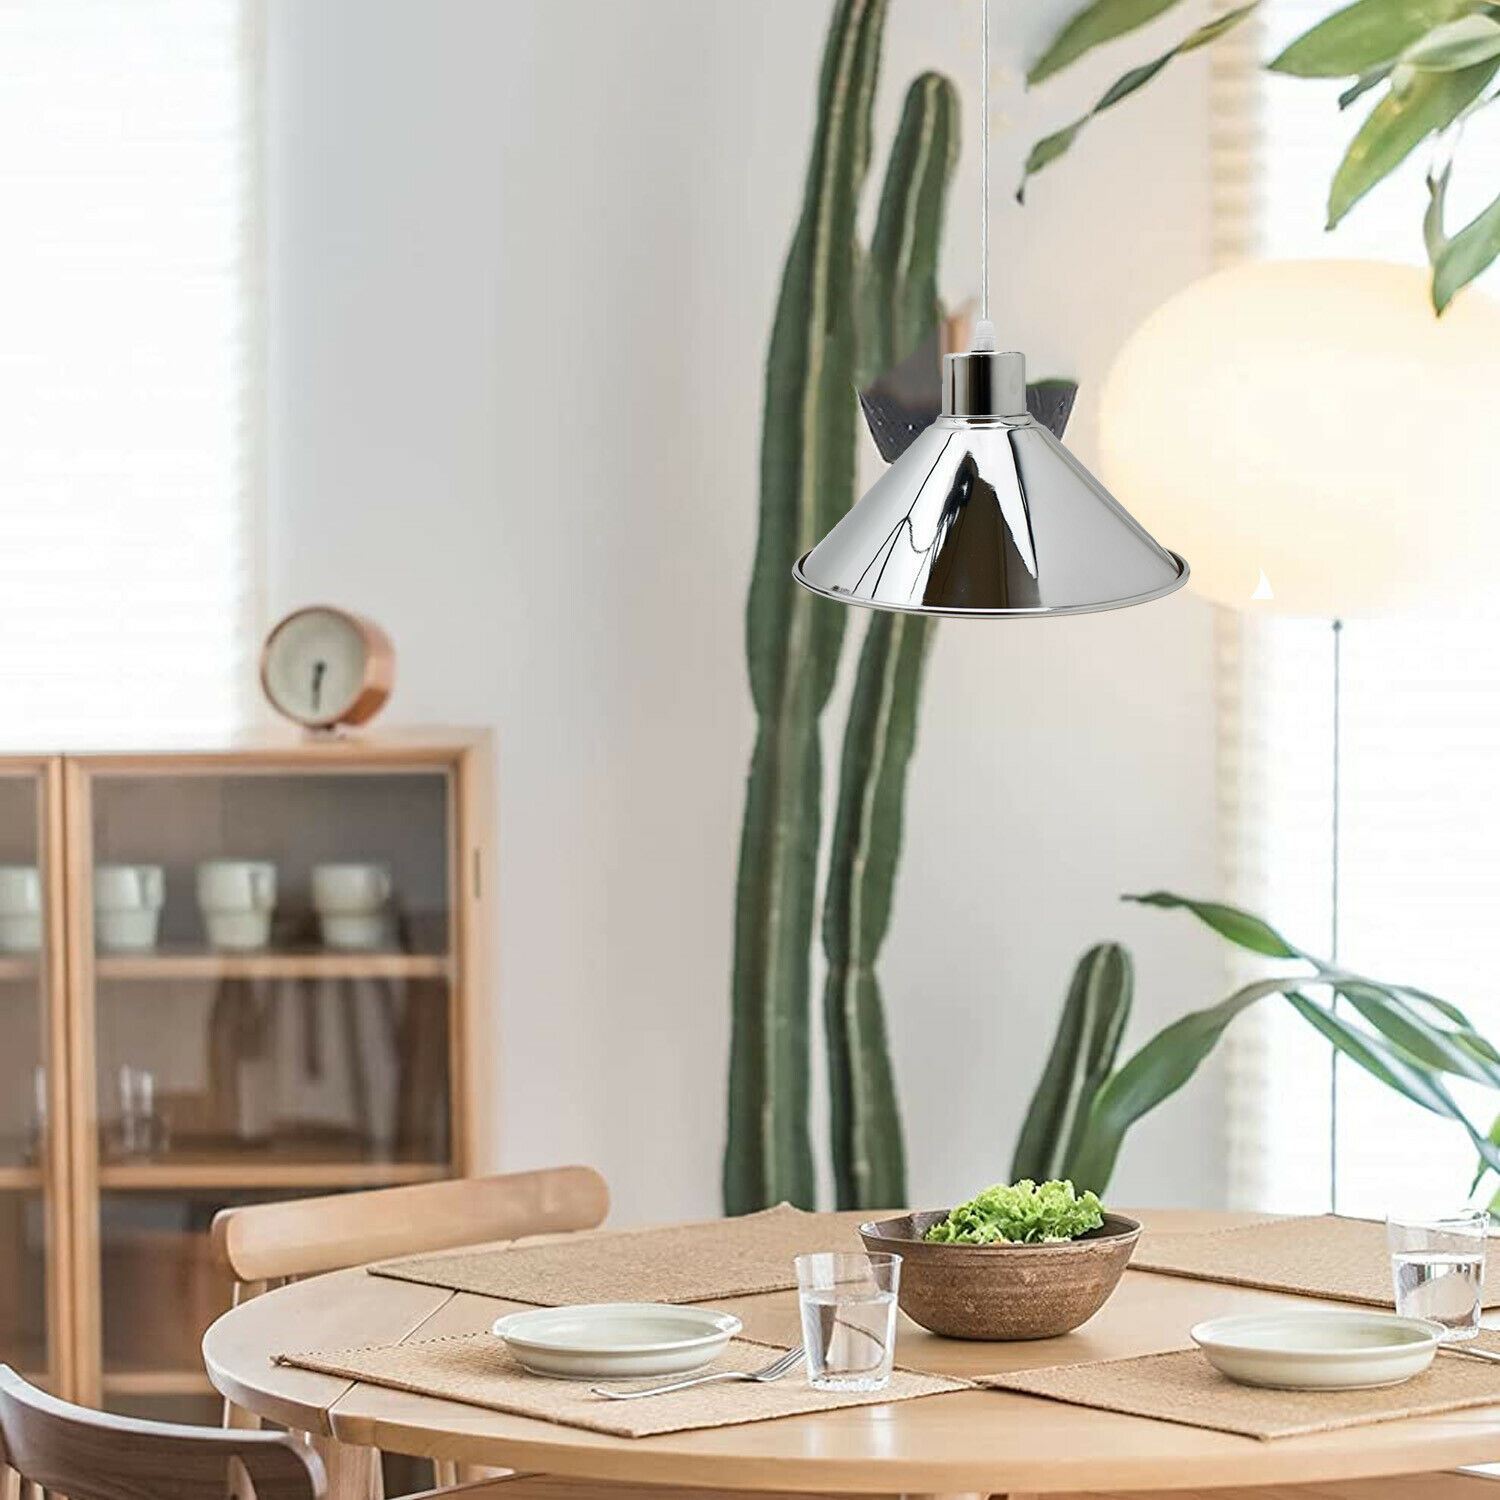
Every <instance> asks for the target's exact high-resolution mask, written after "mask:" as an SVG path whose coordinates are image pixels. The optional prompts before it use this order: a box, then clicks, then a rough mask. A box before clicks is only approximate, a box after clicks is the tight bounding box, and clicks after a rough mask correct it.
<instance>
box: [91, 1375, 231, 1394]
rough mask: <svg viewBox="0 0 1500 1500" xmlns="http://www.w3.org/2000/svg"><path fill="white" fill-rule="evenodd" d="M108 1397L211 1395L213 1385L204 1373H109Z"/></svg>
mask: <svg viewBox="0 0 1500 1500" xmlns="http://www.w3.org/2000/svg"><path fill="white" fill-rule="evenodd" d="M103 1379H104V1394H105V1395H106V1396H199V1395H203V1396H211V1395H213V1394H214V1388H213V1382H212V1381H210V1380H209V1378H208V1375H207V1374H206V1373H205V1372H204V1371H203V1370H186V1369H184V1370H151V1369H140V1370H133V1369H132V1370H127V1369H120V1370H106V1371H105V1372H104V1376H103Z"/></svg>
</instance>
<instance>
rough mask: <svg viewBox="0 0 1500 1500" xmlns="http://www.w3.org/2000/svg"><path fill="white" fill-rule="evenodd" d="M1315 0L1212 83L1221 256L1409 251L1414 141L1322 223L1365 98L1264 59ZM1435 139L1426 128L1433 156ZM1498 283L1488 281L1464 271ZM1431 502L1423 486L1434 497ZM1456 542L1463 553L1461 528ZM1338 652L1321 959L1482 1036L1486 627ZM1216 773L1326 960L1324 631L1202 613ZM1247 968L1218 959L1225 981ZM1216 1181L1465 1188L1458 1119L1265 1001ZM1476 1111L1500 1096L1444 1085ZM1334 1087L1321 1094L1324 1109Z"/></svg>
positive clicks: (1496, 737) (1309, 1195)
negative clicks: (1373, 978) (1465, 1019)
mask: <svg viewBox="0 0 1500 1500" xmlns="http://www.w3.org/2000/svg"><path fill="white" fill-rule="evenodd" d="M1333 8H1334V7H1333V5H1332V4H1330V3H1327V0H1264V3H1263V4H1262V6H1261V9H1260V11H1259V12H1258V14H1257V19H1256V23H1255V25H1256V28H1257V29H1256V30H1255V31H1253V32H1249V33H1247V39H1248V40H1251V41H1253V45H1247V46H1244V47H1242V49H1241V51H1240V52H1239V53H1238V54H1236V55H1235V56H1234V57H1232V58H1227V59H1221V60H1220V61H1219V62H1218V63H1217V64H1216V69H1217V71H1216V72H1215V73H1214V75H1213V82H1212V95H1213V101H1214V109H1213V115H1214V119H1215V122H1216V124H1215V128H1216V138H1215V142H1214V152H1213V161H1214V173H1215V180H1216V191H1215V196H1214V205H1215V216H1216V245H1217V246H1218V249H1219V253H1220V258H1221V259H1222V260H1229V259H1232V258H1234V257H1235V256H1241V255H1258V256H1266V257H1274V258H1294V257H1295V258H1304V257H1308V256H1324V255H1336V256H1346V257H1373V258H1379V259H1384V260H1396V261H1407V262H1412V263H1421V262H1422V261H1423V260H1424V255H1423V248H1422V239H1421V230H1420V219H1421V214H1422V210H1423V208H1424V206H1425V204H1426V197H1427V195H1426V188H1425V186H1424V176H1425V173H1426V171H1427V169H1428V166H1429V164H1430V163H1431V162H1432V160H1433V159H1434V156H1433V152H1431V151H1428V150H1426V149H1425V148H1424V149H1423V150H1420V151H1419V152H1417V153H1416V154H1415V155H1414V156H1413V158H1411V159H1410V160H1408V161H1407V162H1406V163H1405V164H1404V165H1403V166H1402V167H1401V168H1400V169H1399V170H1398V172H1397V173H1396V174H1395V175H1394V176H1393V177H1392V178H1391V179H1390V180H1388V181H1387V182H1385V183H1384V184H1382V185H1381V186H1380V187H1378V188H1376V189H1375V190H1374V192H1372V193H1371V195H1370V196H1369V197H1368V198H1367V199H1365V200H1364V201H1363V202H1361V203H1360V204H1358V205H1357V206H1356V207H1355V208H1354V210H1353V211H1352V212H1351V214H1350V215H1349V216H1348V218H1347V219H1346V220H1345V221H1344V223H1343V224H1342V225H1341V226H1340V227H1339V228H1338V229H1337V230H1336V231H1334V232H1332V233H1325V232H1324V230H1323V227H1322V226H1323V221H1324V205H1325V202H1326V196H1327V190H1328V183H1329V180H1330V178H1331V176H1332V173H1333V170H1334V168H1335V166H1336V165H1337V163H1338V160H1339V158H1340V156H1341V155H1342V153H1343V151H1344V148H1345V146H1346V145H1347V143H1348V141H1349V139H1350V138H1351V136H1352V135H1353V133H1354V131H1355V129H1356V128H1357V125H1358V122H1359V120H1360V119H1361V118H1362V116H1363V114H1364V113H1365V111H1366V110H1367V109H1368V108H1369V107H1370V103H1371V100H1372V99H1373V97H1374V96H1373V95H1369V96H1366V98H1365V99H1364V100H1361V101H1358V102H1357V103H1356V104H1354V105H1353V106H1352V107H1351V108H1350V109H1349V110H1346V111H1344V112H1342V113H1341V112H1340V111H1339V110H1338V108H1337V105H1336V103H1335V100H1336V97H1337V94H1338V92H1339V86H1338V85H1336V84H1333V85H1325V84H1319V83H1314V82H1310V81H1308V80H1302V79H1291V78H1279V77H1276V76H1275V75H1272V74H1268V73H1266V72H1265V71H1264V70H1263V69H1262V68H1261V67H1260V66H1259V63H1260V61H1262V60H1264V59H1266V58H1269V57H1271V56H1273V55H1274V54H1275V52H1277V51H1278V50H1279V49H1280V48H1281V47H1282V46H1283V45H1285V43H1286V42H1287V41H1289V40H1290V39H1291V38H1292V37H1294V36H1296V35H1298V34H1299V33H1300V32H1301V31H1303V30H1305V29H1306V28H1307V27H1309V26H1310V25H1312V24H1313V23H1314V22H1315V21H1317V20H1319V19H1321V18H1322V17H1323V16H1325V15H1327V14H1328V13H1329V12H1330V11H1331V10H1332V9H1333ZM1466 128H1467V132H1468V133H1467V136H1466V138H1465V140H1464V144H1463V153H1462V155H1461V156H1460V157H1459V163H1458V166H1457V167H1456V169H1455V174H1454V180H1453V195H1452V199H1451V202H1452V203H1453V209H1452V213H1451V222H1450V228H1451V227H1453V225H1456V224H1457V223H1458V222H1461V221H1462V220H1463V219H1464V218H1466V217H1467V216H1468V215H1470V214H1471V213H1473V212H1475V211H1477V209H1478V208H1479V207H1480V206H1482V204H1483V203H1484V202H1485V201H1487V199H1488V197H1490V196H1493V191H1494V184H1495V182H1496V181H1497V180H1500V138H1497V136H1496V133H1495V122H1493V121H1490V120H1488V119H1487V118H1485V117H1483V116H1481V117H1478V119H1477V120H1476V121H1475V122H1474V123H1473V124H1471V125H1470V126H1468V127H1466ZM1448 144H1450V143H1440V145H1439V146H1438V148H1437V150H1438V151H1442V150H1443V149H1445V147H1446V146H1447V145H1448ZM1485 283H1488V285H1489V287H1490V289H1491V291H1493V290H1494V288H1495V276H1494V274H1493V273H1490V274H1489V275H1488V276H1487V277H1486V278H1484V280H1483V281H1482V282H1481V285H1484V284H1485ZM1434 504H1435V505H1440V504H1441V497H1440V496H1434ZM1454 545H1458V546H1461V545H1463V539H1462V538H1461V537H1455V538H1454ZM1339 640H1340V649H1341V654H1342V673H1341V687H1342V692H1341V715H1340V722H1341V726H1342V757H1341V778H1340V781H1341V788H1340V797H1339V808H1340V823H1341V841H1340V842H1341V849H1340V853H1341V857H1340V877H1339V897H1340V899H1339V937H1340V957H1341V959H1342V960H1343V962H1345V963H1346V964H1347V965H1349V966H1350V967H1353V968H1356V969H1360V970H1363V971H1366V972H1370V973H1373V974H1376V975H1378V976H1380V977H1382V978H1387V979H1394V980H1405V981H1409V982H1411V983H1413V984H1417V985H1419V986H1420V987H1422V988H1424V989H1427V990H1430V991H1433V992H1435V993H1437V994H1440V995H1444V996H1447V997H1450V998H1452V999H1454V1000H1455V1001H1457V1002H1458V1003H1460V1004H1461V1005H1463V1006H1464V1007H1465V1008H1466V1009H1468V1010H1469V1011H1470V1013H1471V1014H1472V1015H1473V1017H1474V1019H1475V1021H1476V1022H1477V1023H1478V1024H1479V1026H1480V1027H1481V1029H1483V1030H1485V1031H1486V1032H1487V1034H1488V1035H1490V1036H1491V1037H1492V1038H1495V1037H1500V973H1497V972H1496V970H1495V967H1494V965H1493V964H1491V963H1490V962H1489V956H1488V936H1487V928H1488V923H1489V921H1490V920H1493V918H1492V915H1491V914H1492V913H1493V912H1494V911H1495V910H1497V909H1500V857H1497V851H1500V801H1497V799H1496V798H1495V797H1494V795H1493V791H1492V782H1493V779H1494V770H1493V768H1494V767H1495V766H1496V765H1497V764H1500V621H1497V619H1496V618H1494V617H1492V616H1489V617H1471V618H1466V619H1458V618H1452V617H1447V618H1438V617H1432V618H1411V617H1406V618H1400V619H1397V618H1391V619H1386V620H1380V619H1376V620H1361V621H1350V622H1347V623H1346V624H1345V626H1344V627H1343V630H1342V632H1341V634H1340V637H1339ZM1218 687H1219V725H1220V767H1221V776H1220V788H1221V803H1222V805H1221V809H1220V812H1221V819H1220V827H1221V829H1222V830H1223V838H1224V856H1225V865H1226V872H1227V878H1228V885H1229V888H1230V891H1231V893H1232V896H1233V899H1235V900H1236V901H1237V902H1238V903H1239V904H1242V905H1246V906H1249V907H1250V908H1252V909H1254V910H1256V911H1259V912H1262V913H1263V914H1265V915H1266V916H1268V917H1269V918H1270V919H1271V921H1272V922H1273V923H1275V924H1276V925H1277V926H1278V927H1280V928H1281V929H1282V930H1283V931H1284V932H1285V933H1286V934H1287V936H1288V937H1290V938H1291V939H1292V941H1293V942H1294V943H1298V944H1300V945H1302V946H1304V947H1306V948H1307V949H1309V950H1311V951H1313V952H1318V953H1326V952H1327V951H1328V948H1329V943H1330V940H1331V931H1330V925H1331V920H1332V910H1333V902H1332V888H1333V887H1332V819H1333V785H1334V782H1333V745H1332V735H1333V632H1332V629H1331V624H1330V622H1327V621H1316V620H1311V621H1308V620H1287V619H1278V618H1276V617H1275V616H1269V615H1257V614H1255V613H1254V612H1253V611H1245V612H1240V613H1231V612H1228V611H1225V612H1223V613H1222V616H1221V618H1220V620H1219V622H1218ZM1243 972H1246V970H1244V969H1240V968H1238V967H1237V969H1236V976H1238V975H1239V974H1240V973H1243ZM1227 1047H1228V1057H1229V1079H1230V1082H1229V1088H1228V1092H1227V1108H1228V1112H1229V1120H1228V1136H1229V1162H1230V1177H1229V1183H1228V1193H1229V1198H1230V1201H1231V1203H1232V1204H1233V1205H1234V1206H1237V1207H1246V1208H1262V1209H1271V1210H1278V1211H1285V1212H1320V1211H1324V1210H1326V1209H1327V1208H1328V1206H1329V1203H1330V1201H1331V1197H1332V1195H1333V1193H1334V1187H1335V1182H1336V1185H1337V1194H1336V1205H1337V1208H1338V1210H1339V1211H1340V1212H1343V1213H1353V1214H1369V1215H1376V1216H1378V1215H1381V1214H1383V1213H1385V1212H1386V1211H1387V1210H1389V1209H1391V1208H1393V1207H1397V1206H1399V1205H1400V1204H1401V1203H1402V1202H1403V1201H1408V1202H1416V1201H1421V1202H1430V1201H1432V1200H1433V1199H1435V1198H1436V1199H1443V1200H1446V1201H1448V1202H1452V1203H1458V1202H1462V1201H1463V1200H1464V1199H1465V1198H1466V1196H1467V1194H1468V1189H1469V1181H1470V1177H1471V1175H1472V1172H1473V1165H1474V1155H1473V1152H1472V1149H1471V1148H1470V1147H1469V1146H1468V1144H1467V1142H1466V1141H1465V1138H1464V1136H1463V1134H1462V1132H1461V1131H1460V1130H1459V1129H1458V1128H1457V1127H1456V1126H1454V1125H1452V1124H1450V1123H1448V1122H1446V1121H1443V1120H1440V1119H1438V1118H1437V1117H1436V1116H1433V1115H1430V1114H1428V1113H1426V1112H1425V1111H1423V1110H1421V1109H1419V1108H1418V1107H1417V1106H1415V1105H1412V1104H1409V1103H1407V1102H1405V1101H1404V1100H1401V1099H1400V1098H1398V1097H1397V1096H1396V1095H1395V1094H1393V1093H1392V1092H1391V1091H1390V1090H1388V1089H1385V1088H1383V1087H1381V1086H1380V1085H1378V1084H1376V1083H1375V1082H1374V1081H1373V1080H1371V1079H1370V1078H1368V1077H1367V1076H1366V1075H1365V1074H1364V1073H1363V1072H1361V1071H1360V1070H1359V1069H1357V1068H1356V1067H1354V1066H1353V1065H1351V1064H1348V1063H1347V1062H1342V1063H1340V1064H1339V1067H1338V1083H1337V1090H1336V1093H1335V1091H1334V1090H1332V1089H1331V1088H1330V1055H1329V1049H1328V1047H1327V1045H1326V1044H1325V1043H1323V1042H1321V1041H1320V1040H1318V1039H1317V1037H1316V1036H1314V1034H1313V1033H1312V1031H1311V1029H1310V1028H1309V1027H1308V1026H1307V1024H1306V1023H1305V1022H1304V1021H1302V1020H1301V1019H1300V1018H1298V1017H1297V1016H1296V1015H1294V1014H1293V1013H1292V1012H1291V1010H1290V1008H1289V1007H1287V1006H1286V1005H1285V1003H1284V1002H1280V1001H1276V1000H1272V1001H1269V1002H1266V1003H1263V1004H1262V1005H1261V1006H1260V1007H1258V1008H1257V1010H1256V1011H1254V1012H1252V1013H1250V1015H1249V1016H1248V1017H1246V1018H1245V1019H1243V1020H1242V1021H1241V1022H1239V1023H1237V1024H1236V1026H1235V1027H1234V1028H1232V1029H1231V1032H1230V1034H1229V1038H1228V1041H1227ZM1454 1092H1455V1093H1456V1094H1457V1095H1458V1096H1459V1098H1460V1100H1461V1102H1464V1103H1465V1104H1466V1105H1467V1106H1468V1107H1469V1110H1470V1113H1471V1116H1472V1117H1474V1118H1476V1119H1479V1120H1481V1121H1482V1122H1483V1123H1484V1124H1488V1116H1489V1114H1490V1113H1491V1112H1493V1111H1494V1110H1495V1109H1496V1107H1497V1105H1500V1100H1497V1099H1496V1098H1495V1097H1494V1096H1493V1095H1490V1096H1488V1097H1487V1096H1486V1095H1485V1094H1484V1093H1483V1092H1482V1091H1480V1090H1477V1089H1474V1088H1467V1087H1465V1086H1463V1085H1457V1084H1456V1085H1455V1087H1454ZM1335 1098H1336V1108H1335V1105H1334V1100H1335Z"/></svg>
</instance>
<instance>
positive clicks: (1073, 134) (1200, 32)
mask: <svg viewBox="0 0 1500 1500" xmlns="http://www.w3.org/2000/svg"><path fill="white" fill-rule="evenodd" d="M1259 3H1260V0H1249V4H1247V5H1241V6H1239V7H1238V8H1237V9H1235V10H1230V11H1226V12H1225V13H1224V14H1223V15H1222V16H1216V17H1215V18H1214V19H1213V20H1212V21H1207V22H1205V23H1204V24H1203V25H1202V26H1200V27H1198V29H1197V30H1196V31H1192V32H1189V33H1188V35H1187V36H1185V37H1184V38H1183V39H1182V40H1181V41H1180V42H1178V44H1177V45H1176V46H1175V47H1173V48H1171V49H1170V50H1169V51H1167V52H1164V53H1162V54H1161V56H1160V57H1154V58H1152V59H1151V61H1150V62H1145V63H1141V64H1140V65H1139V66H1138V67H1134V68H1131V69H1130V71H1129V72H1128V73H1125V74H1122V75H1121V76H1120V77H1119V78H1117V79H1116V80H1115V81H1114V82H1113V83H1112V84H1111V85H1110V86H1109V88H1107V89H1106V90H1105V91H1104V93H1103V94H1102V95H1101V96H1100V98H1099V102H1098V103H1097V104H1095V105H1094V107H1093V108H1092V109H1091V110H1090V111H1089V112H1088V113H1087V114H1086V115H1082V116H1080V117H1079V118H1078V119H1076V120H1074V121H1073V123H1072V124H1071V125H1065V126H1063V128H1062V129H1061V130H1054V131H1053V132H1052V134H1051V135H1047V136H1043V137H1042V139H1041V140H1039V141H1038V142H1037V143H1036V144H1035V145H1034V146H1033V147H1032V148H1031V152H1030V154H1029V155H1028V156H1027V158H1026V165H1025V168H1024V169H1023V171H1022V174H1021V183H1020V186H1019V187H1018V188H1017V189H1016V201H1017V202H1024V201H1025V198H1026V184H1027V183H1028V182H1029V181H1030V180H1031V179H1032V178H1033V177H1035V176H1036V174H1037V173H1038V172H1040V171H1041V170H1042V169H1043V168H1044V167H1046V166H1048V165H1050V164H1051V163H1052V162H1054V161H1056V160H1057V159H1058V157H1060V156H1062V155H1063V154H1064V153H1065V152H1066V151H1067V150H1068V148H1069V147H1070V146H1072V144H1073V142H1074V141H1075V140H1077V138H1078V134H1079V132H1080V131H1081V130H1082V129H1083V127H1084V126H1085V125H1087V124H1088V122H1089V121H1090V120H1092V119H1093V118H1094V117H1095V116H1096V115H1101V114H1103V113H1104V111H1105V110H1107V109H1111V108H1113V107H1114V106H1115V105H1116V104H1118V103H1119V102H1120V101H1121V100H1122V99H1127V98H1129V97H1130V95H1131V94H1133V93H1135V91H1136V90H1137V89H1139V88H1143V87H1144V86H1145V85H1146V84H1148V83H1150V82H1151V80H1152V79H1153V78H1155V77H1156V75H1157V74H1158V73H1160V72H1161V70H1162V69H1163V68H1164V67H1166V65H1167V64H1168V63H1169V62H1171V61H1172V59H1173V58H1174V57H1181V56H1182V55H1183V54H1184V53H1187V52H1194V51H1196V50H1197V49H1198V48H1199V47H1206V46H1207V45H1208V44H1209V43H1210V42H1214V41H1217V40H1218V39H1219V38H1220V37H1221V36H1223V35H1224V34H1225V33H1226V32H1227V31H1230V30H1232V29H1233V28H1234V27H1236V26H1238V25H1239V23H1240V22H1241V21H1243V20H1244V19H1245V17H1246V16H1248V15H1249V14H1250V12H1251V11H1253V10H1254V9H1255V7H1256V6H1257V5H1258V4H1259Z"/></svg>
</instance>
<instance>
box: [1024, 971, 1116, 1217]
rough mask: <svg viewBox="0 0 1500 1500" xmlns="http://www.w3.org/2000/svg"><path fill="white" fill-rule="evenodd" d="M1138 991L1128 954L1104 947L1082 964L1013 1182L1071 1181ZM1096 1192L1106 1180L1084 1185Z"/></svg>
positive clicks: (1041, 1083) (1031, 1111)
mask: <svg viewBox="0 0 1500 1500" xmlns="http://www.w3.org/2000/svg"><path fill="white" fill-rule="evenodd" d="M1134 987H1135V974H1134V969H1133V967H1132V965H1131V962H1130V954H1129V953H1128V952H1127V951H1126V950H1125V949H1124V948H1122V947H1121V946H1120V945H1119V944H1118V943H1100V944H1099V945H1098V946H1097V947H1093V948H1090V949H1089V951H1088V952H1087V953H1085V954H1084V955H1083V957H1082V958H1081V959H1079V960H1078V967H1077V968H1076V969H1075V970H1074V971H1073V983H1072V985H1071V986H1070V987H1069V989H1068V999H1067V1003H1066V1004H1065V1005H1064V1006H1063V1013H1062V1015H1061V1017H1060V1018H1059V1019H1058V1023H1057V1035H1056V1037H1055V1038H1054V1039H1053V1042H1052V1051H1051V1053H1050V1054H1049V1055H1048V1057H1047V1066H1046V1067H1045V1068H1044V1069H1043V1070H1042V1076H1041V1078H1040V1079H1039V1080H1038V1082H1037V1086H1036V1093H1035V1094H1033V1095H1032V1099H1031V1107H1030V1108H1029V1109H1028V1110H1027V1111H1026V1121H1025V1123H1024V1124H1023V1125H1022V1127H1021V1134H1020V1137H1019V1138H1018V1140H1017V1141H1016V1154H1015V1156H1014V1158H1013V1159H1012V1161H1011V1164H1010V1175H1011V1180H1012V1181H1014V1180H1016V1179H1017V1178H1020V1177H1030V1178H1032V1179H1034V1180H1035V1181H1037V1182H1043V1181H1045V1180H1046V1179H1047V1178H1049V1177H1065V1176H1067V1175H1068V1174H1069V1173H1070V1172H1071V1170H1072V1167H1073V1163H1074V1161H1075V1160H1076V1159H1077V1158H1078V1155H1079V1148H1080V1146H1081V1144H1082V1142H1083V1139H1084V1136H1085V1135H1086V1134H1087V1129H1088V1119H1089V1110H1090V1109H1091V1108H1092V1107H1093V1103H1094V1096H1095V1095H1096V1094H1097V1093H1098V1092H1099V1090H1100V1089H1101V1088H1102V1087H1103V1085H1104V1082H1105V1080H1106V1079H1107V1078H1108V1077H1109V1076H1110V1074H1111V1073H1112V1072H1113V1071H1114V1066H1115V1058H1116V1057H1117V1056H1118V1054H1119V1051H1120V1038H1121V1037H1123V1036H1124V1034H1125V1023H1126V1021H1127V1020H1128V1019H1129V1018H1130V1002H1131V995H1132V992H1133V990H1134ZM1084 1186H1087V1187H1098V1188H1099V1189H1100V1190H1101V1191H1102V1189H1103V1186H1104V1184H1103V1183H1097V1184H1096V1183H1092V1182H1090V1183H1086V1184H1084Z"/></svg>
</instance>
